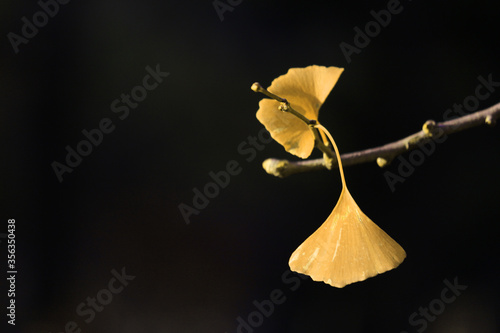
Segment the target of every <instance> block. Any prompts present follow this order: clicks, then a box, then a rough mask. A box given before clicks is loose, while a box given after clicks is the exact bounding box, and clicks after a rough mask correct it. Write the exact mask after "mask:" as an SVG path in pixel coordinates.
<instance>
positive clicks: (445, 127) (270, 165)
mask: <svg viewBox="0 0 500 333" xmlns="http://www.w3.org/2000/svg"><path fill="white" fill-rule="evenodd" d="M498 118H500V103H498V104H495V105H493V106H491V107H489V108H487V109H485V110H482V111H478V112H475V113H472V114H469V115H466V116H462V117H459V118H455V119H452V120H448V121H444V122H441V123H436V122H434V121H433V120H428V121H427V122H425V124H424V125H423V127H422V130H421V131H419V132H417V133H414V134H412V135H410V136H407V137H406V138H403V139H401V140H398V141H395V142H391V143H388V144H386V145H383V146H380V147H375V148H370V149H366V150H362V151H358V152H353V153H347V154H342V155H341V156H340V158H341V159H342V164H343V165H344V166H350V165H355V164H362V163H367V162H372V161H377V164H378V165H379V166H380V167H384V166H387V165H389V164H390V163H391V162H392V160H393V159H394V158H396V157H397V156H398V155H400V154H402V153H404V152H407V151H411V150H413V149H415V148H418V147H419V145H422V144H424V143H426V142H429V141H431V140H439V139H440V138H441V139H443V136H446V135H449V134H452V133H456V132H460V131H463V130H466V129H468V128H472V127H477V126H480V125H483V124H487V125H489V126H494V125H495V123H496V120H497V119H498ZM337 165H338V164H337V163H336V158H335V157H334V161H333V163H332V166H333V167H336V166H337ZM262 166H263V167H264V169H265V170H266V172H267V173H269V174H271V175H274V176H277V177H281V178H284V177H288V176H290V175H293V174H295V173H300V172H306V171H317V170H326V169H328V168H327V166H326V164H325V160H324V159H323V158H319V159H313V160H305V161H297V162H292V161H288V160H278V159H274V158H269V159H267V160H265V161H264V163H263V164H262Z"/></svg>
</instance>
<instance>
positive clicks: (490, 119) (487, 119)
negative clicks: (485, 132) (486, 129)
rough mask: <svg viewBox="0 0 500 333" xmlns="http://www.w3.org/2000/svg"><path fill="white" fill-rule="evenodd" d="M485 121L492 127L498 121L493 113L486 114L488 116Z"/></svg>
mask: <svg viewBox="0 0 500 333" xmlns="http://www.w3.org/2000/svg"><path fill="white" fill-rule="evenodd" d="M484 122H485V123H486V125H488V126H490V127H493V126H495V125H496V123H497V121H496V119H494V118H493V116H492V115H488V116H486V118H485V119H484Z"/></svg>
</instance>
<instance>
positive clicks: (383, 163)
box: [377, 157, 392, 168]
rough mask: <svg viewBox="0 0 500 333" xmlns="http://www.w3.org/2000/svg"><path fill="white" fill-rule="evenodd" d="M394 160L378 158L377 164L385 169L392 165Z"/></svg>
mask: <svg viewBox="0 0 500 333" xmlns="http://www.w3.org/2000/svg"><path fill="white" fill-rule="evenodd" d="M391 162H392V158H391V159H386V158H384V157H377V164H378V166H379V167H381V168H385V167H386V166H388V165H389V164H391Z"/></svg>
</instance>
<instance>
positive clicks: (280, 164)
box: [262, 158, 290, 178]
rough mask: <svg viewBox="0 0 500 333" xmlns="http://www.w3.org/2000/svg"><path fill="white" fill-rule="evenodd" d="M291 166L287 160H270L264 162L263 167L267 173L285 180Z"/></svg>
mask: <svg viewBox="0 0 500 333" xmlns="http://www.w3.org/2000/svg"><path fill="white" fill-rule="evenodd" d="M289 164H290V162H289V161H287V160H278V159H275V158H268V159H267V160H265V161H264V162H262V167H263V168H264V170H266V172H267V173H268V174H270V175H273V176H275V177H279V178H284V177H285V170H286V168H287V167H288V165H289Z"/></svg>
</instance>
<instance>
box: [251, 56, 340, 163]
mask: <svg viewBox="0 0 500 333" xmlns="http://www.w3.org/2000/svg"><path fill="white" fill-rule="evenodd" d="M343 71H344V69H343V68H338V67H333V66H332V67H324V66H317V65H313V66H308V67H306V68H290V69H289V70H288V73H286V74H285V75H281V76H280V77H278V78H276V79H275V80H274V81H273V82H272V84H271V86H270V87H269V88H268V89H267V90H269V91H270V92H272V93H273V94H276V95H278V96H280V97H282V98H285V99H286V100H287V101H288V102H289V103H290V105H291V106H292V108H294V109H295V110H296V111H298V112H300V113H301V114H303V115H304V116H305V117H306V118H308V119H311V120H318V114H319V108H320V107H321V105H323V103H324V102H325V100H326V97H327V96H328V94H329V93H330V91H331V90H332V88H333V86H334V85H335V84H336V83H337V81H338V79H339V77H340V74H342V72H343ZM279 105H280V102H278V101H276V100H272V99H268V98H265V99H263V100H261V101H260V102H259V110H258V111H257V119H258V120H259V121H260V122H261V123H262V124H263V125H264V126H265V127H266V129H267V130H268V131H269V133H271V136H272V137H273V139H274V140H276V141H277V142H278V143H279V144H281V145H282V146H283V147H284V148H285V150H286V151H288V152H289V153H291V154H294V155H296V156H298V157H300V158H307V157H309V155H311V152H312V150H313V148H314V135H313V133H312V132H311V130H310V129H309V128H308V125H306V124H305V123H304V122H303V121H301V120H299V119H298V118H297V117H295V116H294V115H292V114H289V113H287V112H282V111H280V110H279V109H278V107H279Z"/></svg>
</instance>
